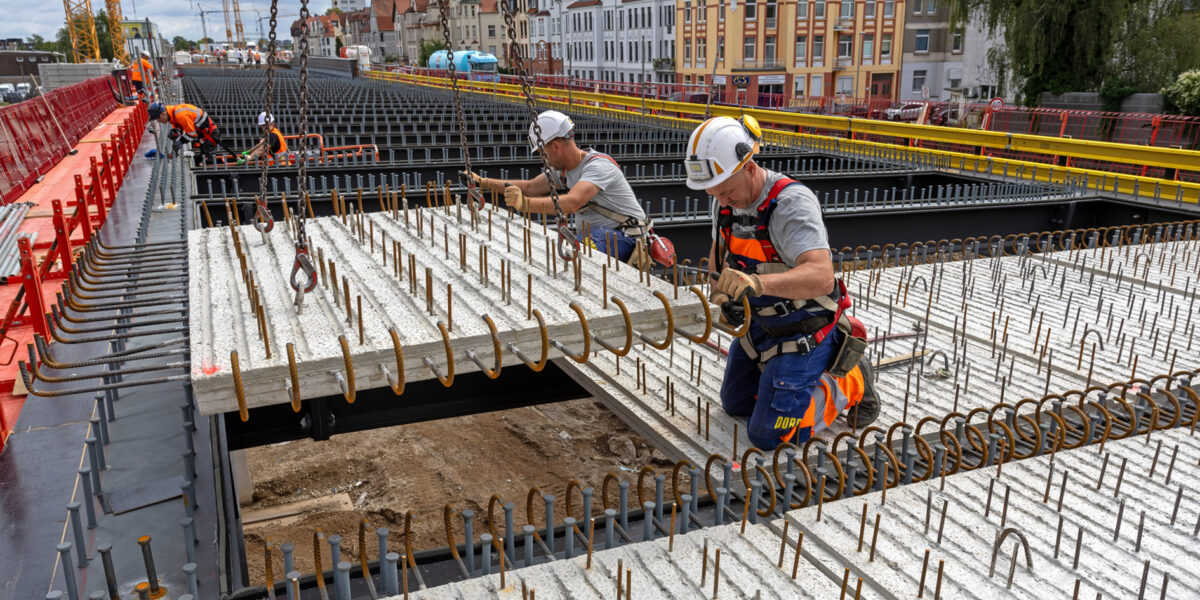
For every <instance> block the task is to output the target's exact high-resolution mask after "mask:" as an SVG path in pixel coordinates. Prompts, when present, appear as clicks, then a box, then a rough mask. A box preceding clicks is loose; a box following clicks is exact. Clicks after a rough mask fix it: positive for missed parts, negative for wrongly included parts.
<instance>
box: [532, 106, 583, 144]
mask: <svg viewBox="0 0 1200 600" xmlns="http://www.w3.org/2000/svg"><path fill="white" fill-rule="evenodd" d="M536 125H537V126H538V127H541V128H542V145H543V146H545V145H546V144H549V143H550V142H551V141H553V140H555V139H558V138H566V137H571V135H572V134H574V133H575V123H573V122H572V121H571V117H568V116H567V115H564V114H562V113H560V112H558V111H557V110H548V111H546V112H543V113H542V114H540V115H538V118H537V122H536ZM533 127H534V123H530V124H529V148H530V150H531V151H532V152H533V153H534V154H537V151H538V139H537V136H536V135H534V132H533Z"/></svg>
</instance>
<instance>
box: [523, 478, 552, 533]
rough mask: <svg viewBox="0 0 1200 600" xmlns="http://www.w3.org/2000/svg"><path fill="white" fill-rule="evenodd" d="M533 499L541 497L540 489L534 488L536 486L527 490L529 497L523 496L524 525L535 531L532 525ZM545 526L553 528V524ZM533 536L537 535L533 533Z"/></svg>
mask: <svg viewBox="0 0 1200 600" xmlns="http://www.w3.org/2000/svg"><path fill="white" fill-rule="evenodd" d="M535 497H536V498H541V497H543V494H542V488H540V487H538V486H536V485H535V486H533V487H531V488H529V495H527V496H525V524H526V525H533V527H534V528H535V529H536V528H537V525H534V524H533V499H534V498H535ZM546 526H547V527H553V526H554V524H553V523H547V524H546ZM534 535H537V533H536V532H534Z"/></svg>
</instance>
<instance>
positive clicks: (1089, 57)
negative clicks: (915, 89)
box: [952, 0, 1151, 106]
mask: <svg viewBox="0 0 1200 600" xmlns="http://www.w3.org/2000/svg"><path fill="white" fill-rule="evenodd" d="M1150 1H1151V0H1054V1H1053V2H1047V1H1044V0H1043V1H1038V2H1031V1H1028V0H952V7H953V8H952V14H953V20H954V24H953V26H959V25H961V24H963V23H965V22H966V21H967V20H968V19H969V18H971V17H977V18H981V19H982V20H983V21H984V23H985V24H986V28H987V30H988V32H989V33H991V34H997V33H999V32H1000V31H1003V39H1004V45H1003V46H1002V47H998V48H996V49H994V50H995V51H994V52H992V53H990V56H989V62H990V63H991V64H992V68H993V69H995V70H996V71H997V72H998V73H1002V74H1003V73H1007V72H1008V70H1009V69H1011V72H1012V73H1013V75H1014V76H1015V78H1016V81H1015V82H1014V83H1015V84H1016V85H1017V86H1018V90H1019V92H1020V99H1021V101H1022V102H1023V103H1024V104H1026V105H1030V106H1033V105H1036V104H1037V103H1038V99H1039V97H1040V95H1041V93H1042V92H1051V93H1055V94H1061V93H1063V92H1069V91H1091V90H1096V89H1098V88H1099V87H1100V84H1101V83H1102V82H1103V81H1104V78H1105V76H1106V75H1107V74H1108V73H1109V69H1110V65H1111V61H1112V59H1113V55H1114V49H1115V47H1116V44H1117V42H1118V41H1119V40H1120V37H1121V35H1122V34H1123V27H1124V25H1123V24H1124V23H1125V22H1126V20H1127V18H1128V16H1129V14H1130V13H1131V12H1132V11H1134V10H1142V9H1143V7H1142V5H1144V4H1146V3H1148V2H1150ZM1001 79H1002V81H1001V87H1006V86H1005V83H1006V82H1004V81H1003V75H1002V76H1001Z"/></svg>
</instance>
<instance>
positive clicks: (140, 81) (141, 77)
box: [129, 50, 154, 102]
mask: <svg viewBox="0 0 1200 600" xmlns="http://www.w3.org/2000/svg"><path fill="white" fill-rule="evenodd" d="M129 78H130V80H131V81H132V82H133V89H135V90H137V96H138V100H140V101H142V102H145V101H146V82H145V79H154V65H153V64H152V63H151V62H150V53H149V52H147V51H145V50H142V54H141V56H140V57H138V61H137V62H136V63H134V64H133V67H132V68H130V69H129Z"/></svg>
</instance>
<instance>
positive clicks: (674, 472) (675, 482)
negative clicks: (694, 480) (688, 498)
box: [671, 458, 696, 505]
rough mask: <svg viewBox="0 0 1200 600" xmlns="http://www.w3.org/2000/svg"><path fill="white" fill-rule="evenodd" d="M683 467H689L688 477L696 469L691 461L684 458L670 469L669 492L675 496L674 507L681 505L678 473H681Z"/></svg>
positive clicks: (681, 497) (681, 498)
mask: <svg viewBox="0 0 1200 600" xmlns="http://www.w3.org/2000/svg"><path fill="white" fill-rule="evenodd" d="M685 466H687V467H689V470H688V473H689V475H690V473H691V469H695V468H696V465H694V464H692V461H690V460H688V459H686V458H684V459H681V460H680V461H679V462H677V463H675V468H673V469H671V491H672V492H673V493H674V495H675V504H676V505H682V504H683V496H682V495H681V494H680V493H679V472H680V471H682V470H683V467H685ZM689 481H690V479H689Z"/></svg>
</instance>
